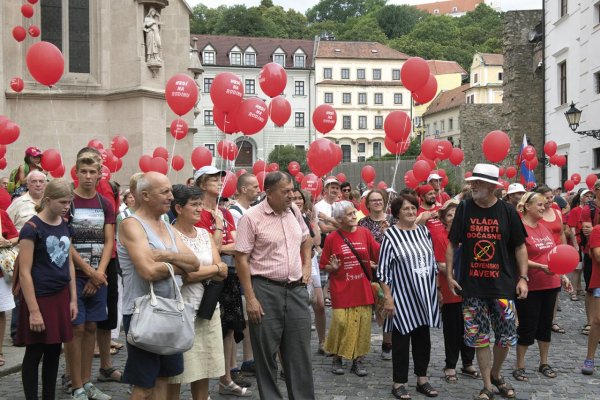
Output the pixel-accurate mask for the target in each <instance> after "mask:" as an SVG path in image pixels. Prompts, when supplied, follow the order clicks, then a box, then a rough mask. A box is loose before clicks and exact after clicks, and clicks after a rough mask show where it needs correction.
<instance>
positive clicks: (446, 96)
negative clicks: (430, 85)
mask: <svg viewBox="0 0 600 400" xmlns="http://www.w3.org/2000/svg"><path fill="white" fill-rule="evenodd" d="M468 89H469V84H468V83H467V84H465V85H462V86H459V87H457V88H454V89H451V90H447V91H442V92H441V93H440V94H438V95H437V97H436V98H435V99H433V101H432V102H431V104H430V105H429V107H427V111H425V113H424V114H423V125H424V126H425V137H434V138H435V139H447V140H449V141H450V142H451V143H452V144H453V145H454V146H460V126H459V123H458V119H459V116H460V106H461V105H463V104H465V90H468Z"/></svg>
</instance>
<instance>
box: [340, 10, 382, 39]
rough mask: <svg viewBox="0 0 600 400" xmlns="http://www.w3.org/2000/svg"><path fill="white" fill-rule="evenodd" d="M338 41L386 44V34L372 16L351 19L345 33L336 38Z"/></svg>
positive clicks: (347, 23)
mask: <svg viewBox="0 0 600 400" xmlns="http://www.w3.org/2000/svg"><path fill="white" fill-rule="evenodd" d="M336 39H338V40H356V41H370V42H379V43H384V42H385V41H386V36H385V33H383V31H382V30H381V28H380V27H379V24H377V20H376V19H375V17H374V16H372V15H367V16H364V17H358V18H350V19H348V21H346V24H345V31H344V32H343V33H340V35H339V36H336Z"/></svg>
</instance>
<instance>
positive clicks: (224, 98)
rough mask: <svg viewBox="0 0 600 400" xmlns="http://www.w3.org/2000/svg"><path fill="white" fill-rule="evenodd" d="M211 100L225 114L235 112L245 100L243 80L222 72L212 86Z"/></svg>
mask: <svg viewBox="0 0 600 400" xmlns="http://www.w3.org/2000/svg"><path fill="white" fill-rule="evenodd" d="M210 98H211V100H212V102H213V104H214V105H215V106H217V107H218V108H219V109H220V110H221V111H223V112H224V113H229V112H231V111H235V110H236V109H237V108H238V107H239V106H240V104H241V103H242V99H243V98H244V85H242V80H241V78H240V77H238V76H237V75H235V74H232V73H231V72H221V73H219V74H217V76H215V79H213V82H212V84H211V85H210Z"/></svg>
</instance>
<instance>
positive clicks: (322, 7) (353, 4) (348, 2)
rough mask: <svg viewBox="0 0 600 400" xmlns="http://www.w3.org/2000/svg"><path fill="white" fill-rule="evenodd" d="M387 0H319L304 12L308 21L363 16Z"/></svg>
mask: <svg viewBox="0 0 600 400" xmlns="http://www.w3.org/2000/svg"><path fill="white" fill-rule="evenodd" d="M386 1H387V0H321V1H320V2H319V3H317V4H316V5H315V6H314V7H312V8H309V9H308V11H307V12H306V18H307V19H308V21H309V22H321V21H336V22H341V23H344V22H346V21H347V20H348V19H350V18H357V17H362V16H365V15H367V14H369V13H371V12H374V11H377V10H378V9H379V8H381V7H383V6H385V3H386Z"/></svg>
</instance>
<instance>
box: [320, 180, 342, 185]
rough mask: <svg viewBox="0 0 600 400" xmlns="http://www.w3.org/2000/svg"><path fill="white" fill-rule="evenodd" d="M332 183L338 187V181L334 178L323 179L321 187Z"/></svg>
mask: <svg viewBox="0 0 600 400" xmlns="http://www.w3.org/2000/svg"><path fill="white" fill-rule="evenodd" d="M332 183H335V184H338V185H339V184H340V181H338V180H337V179H335V178H327V179H325V184H324V185H323V186H327V185H329V184H332Z"/></svg>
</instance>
